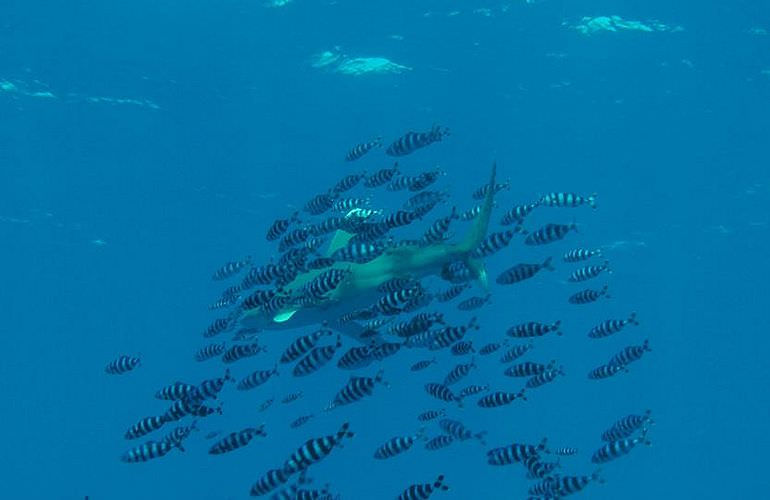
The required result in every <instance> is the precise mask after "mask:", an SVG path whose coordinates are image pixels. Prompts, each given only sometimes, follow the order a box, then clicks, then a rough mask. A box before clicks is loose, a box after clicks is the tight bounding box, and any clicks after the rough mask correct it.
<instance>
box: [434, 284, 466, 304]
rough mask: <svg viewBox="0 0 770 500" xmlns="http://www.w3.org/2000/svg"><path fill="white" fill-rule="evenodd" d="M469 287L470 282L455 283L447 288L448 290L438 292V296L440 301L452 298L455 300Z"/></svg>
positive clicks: (447, 300)
mask: <svg viewBox="0 0 770 500" xmlns="http://www.w3.org/2000/svg"><path fill="white" fill-rule="evenodd" d="M468 288H470V285H469V284H468V283H462V284H459V285H453V286H450V287H449V288H447V289H446V290H444V291H441V292H439V293H438V294H436V298H437V299H438V301H439V302H449V301H450V300H453V299H455V298H457V297H459V296H460V294H461V293H463V292H464V291H465V290H467V289H468Z"/></svg>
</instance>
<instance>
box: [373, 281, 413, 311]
mask: <svg viewBox="0 0 770 500" xmlns="http://www.w3.org/2000/svg"><path fill="white" fill-rule="evenodd" d="M422 293H423V291H422V288H421V287H419V286H412V287H410V288H404V289H402V290H396V291H395V292H390V293H387V294H385V295H383V296H382V297H380V299H379V300H378V301H377V302H376V303H375V305H374V309H375V310H377V311H379V312H380V313H382V314H385V315H396V314H399V313H400V312H401V307H402V306H403V305H404V304H406V303H407V302H409V300H411V299H412V298H414V297H416V296H417V295H419V294H422Z"/></svg>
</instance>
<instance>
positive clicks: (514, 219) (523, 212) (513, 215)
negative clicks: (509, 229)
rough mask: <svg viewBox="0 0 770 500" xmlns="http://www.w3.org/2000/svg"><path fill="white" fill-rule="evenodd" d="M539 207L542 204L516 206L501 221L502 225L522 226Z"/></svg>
mask: <svg viewBox="0 0 770 500" xmlns="http://www.w3.org/2000/svg"><path fill="white" fill-rule="evenodd" d="M539 206H540V202H535V203H527V204H525V205H516V206H515V207H513V208H511V209H510V210H508V211H507V212H505V213H504V214H503V217H502V218H501V219H500V225H503V226H510V225H513V224H516V225H517V226H520V225H522V224H523V223H524V219H526V217H527V216H528V215H529V214H530V213H532V211H533V210H534V209H536V208H537V207H539Z"/></svg>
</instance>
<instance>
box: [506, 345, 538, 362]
mask: <svg viewBox="0 0 770 500" xmlns="http://www.w3.org/2000/svg"><path fill="white" fill-rule="evenodd" d="M533 347H535V344H533V343H532V342H531V341H530V343H529V344H519V345H515V346H513V347H511V348H510V349H508V351H506V352H505V354H503V355H502V356H501V357H500V362H501V363H510V362H511V361H515V360H517V359H519V358H520V357H522V356H524V355H525V354H526V353H528V352H529V351H530V350H531V349H532V348H533Z"/></svg>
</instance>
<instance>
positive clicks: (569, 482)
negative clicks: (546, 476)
mask: <svg viewBox="0 0 770 500" xmlns="http://www.w3.org/2000/svg"><path fill="white" fill-rule="evenodd" d="M594 481H595V482H598V483H603V482H604V480H603V479H602V478H601V477H600V476H599V471H596V472H594V473H593V474H591V475H590V476H557V477H554V478H553V482H554V487H553V492H554V493H555V494H556V496H557V497H562V496H568V495H574V494H575V493H578V492H579V491H582V490H583V489H585V487H586V486H588V485H589V484H591V483H592V482H594Z"/></svg>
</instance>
